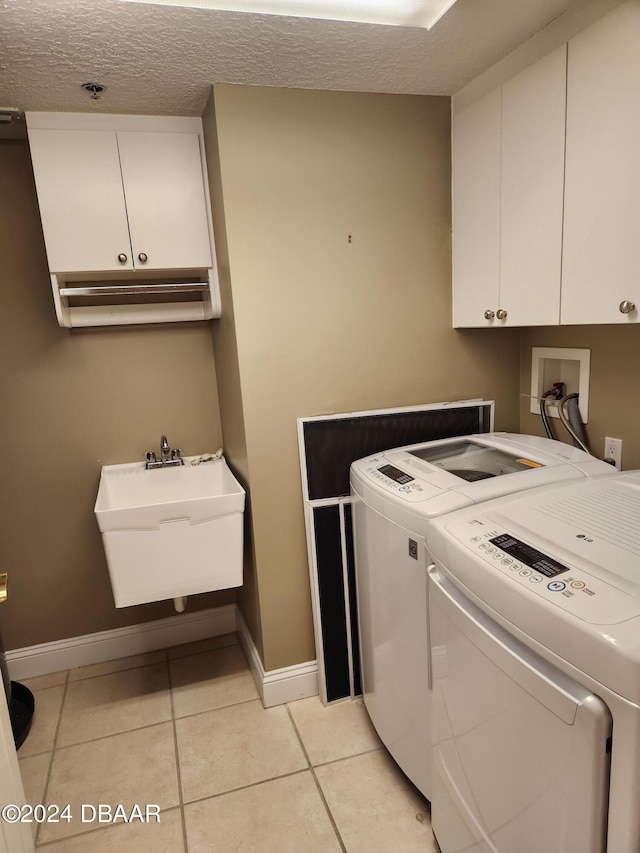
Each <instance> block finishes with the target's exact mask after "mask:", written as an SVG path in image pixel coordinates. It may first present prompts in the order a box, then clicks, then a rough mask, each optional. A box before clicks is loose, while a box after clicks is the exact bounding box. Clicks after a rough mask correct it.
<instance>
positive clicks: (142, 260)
mask: <svg viewBox="0 0 640 853" xmlns="http://www.w3.org/2000/svg"><path fill="white" fill-rule="evenodd" d="M138 260H139V261H140V263H141V264H146V263H147V256H146V255H145V253H144V252H140V254H139V255H138Z"/></svg>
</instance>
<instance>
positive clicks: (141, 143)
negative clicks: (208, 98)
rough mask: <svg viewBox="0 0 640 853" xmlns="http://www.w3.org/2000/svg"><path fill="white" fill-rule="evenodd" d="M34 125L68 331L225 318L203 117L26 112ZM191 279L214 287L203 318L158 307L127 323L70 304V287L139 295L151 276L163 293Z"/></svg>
mask: <svg viewBox="0 0 640 853" xmlns="http://www.w3.org/2000/svg"><path fill="white" fill-rule="evenodd" d="M27 126H28V133H29V145H30V149H31V158H32V162H33V170H34V175H35V181H36V190H37V194H38V203H39V207H40V215H41V219H42V229H43V233H44V239H45V245H46V250H47V259H48V262H49V269H50V271H51V274H52V284H53V289H54V301H55V304H56V310H57V311H58V318H59V320H60V322H61V325H67V326H69V325H94V324H96V325H97V324H100V325H102V324H103V323H111V322H114V323H115V322H164V321H167V320H172V319H206V318H208V317H211V316H219V305H218V302H219V297H218V295H217V275H216V270H215V260H214V259H215V252H214V248H213V232H212V226H211V215H210V207H209V199H208V190H207V177H206V166H205V164H204V154H203V151H202V147H201V136H202V122H201V120H200V119H197V118H163V117H154V116H117V115H105V114H101V115H82V114H58V113H27ZM185 278H186V279H187V281H190V282H193V286H192V288H191V289H192V290H196V289H197V287H198V286H200V285H202V286H203V287H201V290H202V292H204V291H205V290H207V287H206V286H207V285H208V292H204V302H202V303H201V305H202V306H203V308H202V311H197V310H196V311H191V308H192V307H194V305H195V303H183V305H182V307H181V306H180V305H179V304H178V303H175V302H174V303H173V306H174V307H172V308H168V309H163V308H161V307H160V306H161V305H162V304H163V303H159V304H158V305H156V306H154V309H153V310H151V309H145V310H146V315H145V314H144V313H143V312H142V311H141V309H140V308H136V309H132V310H130V311H129V312H128V313H129V317H128V318H127V317H126V313H127V312H125V311H124V310H120V311H116V310H115V309H110V310H108V311H106V310H102V309H103V307H104V306H100V310H99V311H98V313H96V311H95V310H93V311H88V310H86V309H85V308H82V309H75V310H74V308H73V307H71V308H70V307H69V303H68V291H69V290H70V288H68V287H66V285H67V284H68V283H74V282H83V283H86V282H92V281H96V280H98V281H100V280H102V281H106V280H109V281H111V282H112V283H115V285H124V286H125V288H126V283H128V284H129V285H130V286H131V288H132V289H133V287H136V288H137V290H136V291H135V292H139V291H140V285H141V283H142V282H143V281H145V280H148V279H152V282H156V283H157V284H158V287H156V290H155V291H153V292H155V293H161V292H163V291H162V286H163V287H164V288H165V290H171V288H173V287H178V286H179V285H173V284H169V285H167V284H166V281H167V280H168V281H170V282H171V281H172V280H173V281H175V280H176V279H180V280H183V279H185ZM161 285H162V286H161ZM146 286H147V287H151V286H152V285H149V284H147V285H146ZM184 286H185V288H186V287H188V286H189V285H188V284H185V285H184ZM203 288H204V289H203ZM93 290H94V291H95V290H96V288H93ZM213 291H216V292H215V293H214V292H213ZM78 292H79V291H78ZM94 296H95V294H92V298H93V297H94ZM211 297H213V299H212V298H211ZM78 298H79V297H77V296H75V297H74V296H72V299H75V300H76V301H77V299H78ZM165 304H166V303H165ZM187 304H188V305H189V306H190V308H189V312H190V313H188V312H187V310H186V309H185V308H184V307H183V306H184V305H187ZM97 307H98V306H95V305H94V308H97ZM156 308H157V309H158V310H155V309H156ZM82 312H84V314H83V313H82ZM136 312H137V315H136ZM134 315H135V316H134ZM152 315H153V316H155V317H156V319H149V318H151V317H152ZM100 316H101V317H102V320H101V322H99V323H94V322H93V321H94V320H95V319H96V317H98V318H99V317H100ZM145 316H146V318H147V319H140V318H144V317H145ZM81 318H84V320H82V322H74V320H76V321H80V320H81ZM87 320H91V322H85V321H87Z"/></svg>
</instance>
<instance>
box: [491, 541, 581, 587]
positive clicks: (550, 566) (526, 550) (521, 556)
mask: <svg viewBox="0 0 640 853" xmlns="http://www.w3.org/2000/svg"><path fill="white" fill-rule="evenodd" d="M489 541H490V542H491V544H492V545H496V546H497V547H498V548H502V550H503V551H506V552H507V554H509V555H510V556H511V557H514V558H515V559H516V560H518V561H519V562H520V563H524V564H525V565H526V566H529V568H531V569H535V570H536V572H540V574H542V575H545V577H548V578H553V577H555V576H556V575H561V574H562V572H568V571H569V569H568V568H567V567H566V566H563V565H562V563H558V562H557V561H556V560H554V559H552V558H551V557H548V556H547V555H546V554H543V553H542V551H536V549H535V548H532V547H531V546H530V545H525V543H524V542H521V541H520V540H519V539H516V538H515V537H514V536H511V535H509V534H508V533H502V534H501V535H500V536H494V537H493V539H490V540H489Z"/></svg>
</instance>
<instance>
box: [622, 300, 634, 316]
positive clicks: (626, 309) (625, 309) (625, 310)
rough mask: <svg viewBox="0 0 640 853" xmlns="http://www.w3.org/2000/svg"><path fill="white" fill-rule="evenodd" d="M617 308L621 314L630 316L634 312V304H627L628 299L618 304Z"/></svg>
mask: <svg viewBox="0 0 640 853" xmlns="http://www.w3.org/2000/svg"><path fill="white" fill-rule="evenodd" d="M618 308H619V309H620V313H621V314H631V312H632V311H635V310H636V304H635V302H629V300H628V299H625V300H624V301H623V302H621V303H620V305H619V306H618Z"/></svg>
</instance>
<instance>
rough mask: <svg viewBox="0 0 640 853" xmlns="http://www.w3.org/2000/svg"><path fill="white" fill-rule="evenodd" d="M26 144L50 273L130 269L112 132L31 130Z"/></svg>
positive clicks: (129, 246)
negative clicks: (31, 165) (31, 166)
mask: <svg viewBox="0 0 640 853" xmlns="http://www.w3.org/2000/svg"><path fill="white" fill-rule="evenodd" d="M29 145H30V148H31V159H32V161H33V170H34V173H35V178H36V187H37V192H38V203H39V205H40V215H41V218H42V229H43V232H44V239H45V243H46V247H47V258H48V261H49V269H50V270H51V272H52V273H59V272H93V271H96V270H115V269H119V270H121V269H131V268H132V266H133V264H132V261H131V243H130V240H129V230H128V227H127V215H126V209H125V203H124V195H123V192H122V179H121V177H120V161H119V159H118V146H117V142H116V135H115V133H113V132H105V131H94V130H38V129H35V130H30V131H29ZM120 255H122V256H124V257H126V260H125V261H124V262H121V261H119V260H118V257H119V256H120Z"/></svg>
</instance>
